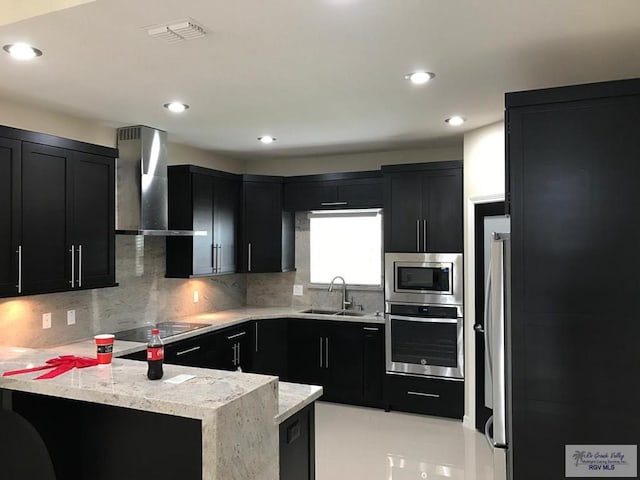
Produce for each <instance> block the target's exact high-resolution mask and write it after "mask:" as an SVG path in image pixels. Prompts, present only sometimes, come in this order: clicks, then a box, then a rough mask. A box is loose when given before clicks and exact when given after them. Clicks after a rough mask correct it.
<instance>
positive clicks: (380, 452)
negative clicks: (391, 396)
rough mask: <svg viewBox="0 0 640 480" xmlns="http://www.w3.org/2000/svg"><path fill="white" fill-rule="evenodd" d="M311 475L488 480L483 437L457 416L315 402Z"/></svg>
mask: <svg viewBox="0 0 640 480" xmlns="http://www.w3.org/2000/svg"><path fill="white" fill-rule="evenodd" d="M316 474H317V476H316V480H414V479H415V480H424V479H427V480H444V479H447V480H493V456H492V454H491V452H490V450H489V447H488V445H487V443H486V441H485V439H484V436H483V435H481V434H480V433H478V432H476V431H475V430H470V429H468V428H464V427H463V426H462V422H461V421H456V420H448V419H442V418H436V417H428V416H423V415H413V414H409V413H398V412H389V413H386V412H385V411H384V410H377V409H369V408H362V407H352V406H347V405H337V404H333V403H324V402H317V403H316Z"/></svg>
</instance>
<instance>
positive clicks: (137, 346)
mask: <svg viewBox="0 0 640 480" xmlns="http://www.w3.org/2000/svg"><path fill="white" fill-rule="evenodd" d="M302 310H305V309H302ZM347 312H348V311H347ZM274 318H300V319H315V320H327V321H340V322H358V323H377V324H384V317H383V316H375V315H373V314H371V315H369V314H365V315H358V316H351V315H349V314H347V315H323V314H317V313H316V314H314V313H302V312H301V309H300V308H289V307H244V308H236V309H233V310H223V311H220V312H215V313H202V314H199V315H190V316H186V317H178V318H170V319H169V318H168V319H163V320H171V321H176V322H189V323H206V324H208V325H209V326H207V327H203V328H198V329H197V330H191V331H189V332H184V333H180V334H178V335H172V336H171V337H167V338H163V341H164V343H165V344H168V343H173V342H179V341H180V340H185V339H187V338H192V337H196V336H198V335H202V334H205V333H210V332H214V331H216V330H220V329H222V328H226V327H232V326H234V325H238V324H241V323H243V322H246V321H250V320H269V319H274ZM152 325H153V324H149V328H151V327H152ZM141 326H144V325H141ZM103 333H115V332H103ZM70 348H71V349H72V350H73V351H74V352H80V353H77V354H76V355H84V356H94V355H95V345H94V343H93V339H89V340H83V341H80V342H76V343H72V344H69V345H61V346H58V347H52V348H49V349H48V350H51V351H54V352H60V353H65V352H68V351H69V349H70ZM113 348H114V350H113V353H114V355H115V356H117V357H121V356H124V355H128V354H130V353H135V352H139V351H141V350H143V349H145V348H146V345H145V344H143V343H140V342H128V341H124V340H116V341H115V344H114V347H113Z"/></svg>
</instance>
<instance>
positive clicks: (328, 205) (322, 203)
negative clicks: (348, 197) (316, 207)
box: [320, 202, 347, 207]
mask: <svg viewBox="0 0 640 480" xmlns="http://www.w3.org/2000/svg"><path fill="white" fill-rule="evenodd" d="M320 205H322V206H323V207H331V206H337V205H347V202H320Z"/></svg>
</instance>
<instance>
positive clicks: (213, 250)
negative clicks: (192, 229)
mask: <svg viewBox="0 0 640 480" xmlns="http://www.w3.org/2000/svg"><path fill="white" fill-rule="evenodd" d="M211 269H212V270H213V272H214V273H215V271H216V246H215V245H214V244H213V243H212V244H211Z"/></svg>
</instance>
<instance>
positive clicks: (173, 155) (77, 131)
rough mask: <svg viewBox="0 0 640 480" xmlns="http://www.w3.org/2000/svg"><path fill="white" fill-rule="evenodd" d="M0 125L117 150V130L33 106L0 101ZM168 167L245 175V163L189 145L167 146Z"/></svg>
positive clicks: (4, 100) (94, 121)
mask: <svg viewBox="0 0 640 480" xmlns="http://www.w3.org/2000/svg"><path fill="white" fill-rule="evenodd" d="M0 125H4V126H7V127H14V128H21V129H23V130H31V131H34V132H39V133H47V134H49V135H56V136H58V137H64V138H70V139H73V140H79V141H81V142H87V143H94V144H97V145H105V146H107V147H115V146H116V143H117V142H116V129H115V128H113V127H110V126H108V125H105V124H104V123H101V122H99V121H97V120H92V119H86V118H80V117H74V116H71V115H67V114H64V113H59V112H56V111H53V110H47V109H44V108H40V107H37V106H33V105H27V104H22V103H18V102H14V101H12V100H7V99H2V98H0ZM168 152H169V165H177V164H191V165H199V166H201V167H206V168H214V169H217V170H224V171H227V172H232V173H244V169H245V162H244V161H243V160H235V159H231V158H227V157H223V156H221V155H218V154H216V153H213V152H210V151H207V150H202V149H199V148H195V147H190V146H188V145H183V144H178V143H171V142H169V145H168Z"/></svg>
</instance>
